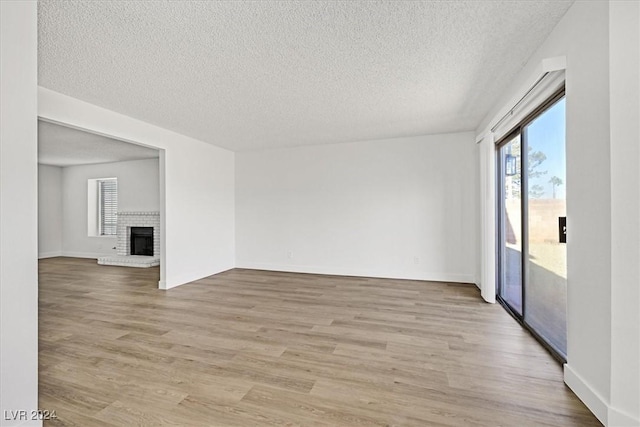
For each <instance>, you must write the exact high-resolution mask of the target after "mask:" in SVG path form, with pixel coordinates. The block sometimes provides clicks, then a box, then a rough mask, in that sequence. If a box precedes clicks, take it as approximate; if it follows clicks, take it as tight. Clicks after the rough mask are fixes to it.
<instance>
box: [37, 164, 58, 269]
mask: <svg viewBox="0 0 640 427" xmlns="http://www.w3.org/2000/svg"><path fill="white" fill-rule="evenodd" d="M60 255H62V168H60V167H57V166H49V165H38V258H49V257H55V256H60Z"/></svg>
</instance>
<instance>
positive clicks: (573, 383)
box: [564, 363, 640, 427]
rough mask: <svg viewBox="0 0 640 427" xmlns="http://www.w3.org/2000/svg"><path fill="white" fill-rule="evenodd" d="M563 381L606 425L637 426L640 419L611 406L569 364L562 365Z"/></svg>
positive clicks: (608, 426)
mask: <svg viewBox="0 0 640 427" xmlns="http://www.w3.org/2000/svg"><path fill="white" fill-rule="evenodd" d="M564 382H565V384H567V385H568V386H569V388H570V389H571V390H573V392H574V393H575V394H576V396H578V398H579V399H580V400H582V402H583V403H584V404H585V405H586V406H587V408H589V410H590V411H591V412H593V415H595V416H596V418H597V419H598V420H600V422H601V423H602V424H604V425H605V426H607V427H638V426H640V419H637V418H634V417H633V416H631V415H629V414H626V413H624V412H622V411H620V410H618V409H616V408H614V407H612V406H611V404H610V403H609V401H608V400H607V399H605V398H604V397H602V396H601V395H600V394H599V393H598V392H597V391H595V390H594V389H593V388H592V387H591V386H590V385H589V384H588V383H587V382H586V381H585V380H584V379H583V378H582V377H581V376H580V375H578V374H577V373H576V372H575V371H574V370H573V369H572V368H571V366H569V364H566V363H565V365H564Z"/></svg>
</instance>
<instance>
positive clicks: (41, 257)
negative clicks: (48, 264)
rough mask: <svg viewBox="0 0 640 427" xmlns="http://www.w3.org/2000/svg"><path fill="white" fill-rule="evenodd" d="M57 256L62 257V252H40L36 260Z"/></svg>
mask: <svg viewBox="0 0 640 427" xmlns="http://www.w3.org/2000/svg"><path fill="white" fill-rule="evenodd" d="M58 256H62V251H55V252H42V253H39V254H38V259H45V258H55V257H58Z"/></svg>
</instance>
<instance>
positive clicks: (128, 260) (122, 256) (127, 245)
mask: <svg viewBox="0 0 640 427" xmlns="http://www.w3.org/2000/svg"><path fill="white" fill-rule="evenodd" d="M139 227H149V228H153V256H143V255H132V254H131V247H132V245H131V229H132V228H134V229H136V228H139ZM116 237H117V240H116V254H117V255H116V256H104V257H100V258H98V264H101V265H120V266H125V267H153V266H156V265H159V264H160V212H118V222H117V226H116Z"/></svg>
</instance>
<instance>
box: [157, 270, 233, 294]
mask: <svg viewBox="0 0 640 427" xmlns="http://www.w3.org/2000/svg"><path fill="white" fill-rule="evenodd" d="M233 268H234V267H233V266H230V267H223V268H220V269H216V270H213V271H210V272H207V273H201V274H196V275H193V274H189V275H182V276H178V277H169V278H168V279H167V280H161V281H159V282H158V287H159V288H160V289H164V290H168V289H172V288H175V287H177V286H181V285H186V284H187V283H191V282H195V281H196V280H200V279H204V278H205V277H209V276H213V275H214V274H220V273H223V272H225V271H229V270H231V269H233Z"/></svg>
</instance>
